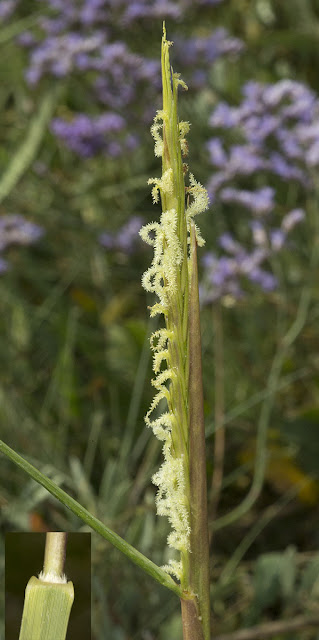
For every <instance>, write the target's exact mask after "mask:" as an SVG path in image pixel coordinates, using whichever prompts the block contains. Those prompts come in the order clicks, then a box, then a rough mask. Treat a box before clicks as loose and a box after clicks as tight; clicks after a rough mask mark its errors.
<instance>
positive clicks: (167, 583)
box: [0, 440, 187, 598]
mask: <svg viewBox="0 0 319 640" xmlns="http://www.w3.org/2000/svg"><path fill="white" fill-rule="evenodd" d="M0 452H1V453H4V454H5V455H6V456H7V457H8V458H10V460H11V461H12V462H14V463H15V464H16V465H17V466H18V467H20V469H22V470H23V471H25V472H26V473H27V474H28V475H29V476H31V478H33V480H35V481H36V482H38V483H39V484H41V485H42V486H43V487H44V488H45V489H47V491H49V493H51V495H53V496H54V497H55V498H57V499H58V500H59V501H60V502H62V504H64V505H65V506H66V507H67V508H68V509H70V511H72V513H74V514H75V515H76V516H78V518H80V519H81V520H82V521H83V522H85V524H87V525H88V526H89V527H91V529H93V531H96V532H97V533H99V534H100V536H102V537H103V538H105V539H106V540H108V542H110V543H111V544H112V545H113V546H114V547H116V548H117V549H118V550H119V551H121V552H122V553H124V555H125V556H126V557H127V558H129V559H130V560H131V561H132V562H134V564H136V565H137V566H138V567H140V569H142V570H143V571H144V572H145V573H148V575H150V576H151V577H152V578H153V579H154V580H156V581H157V582H159V583H160V584H161V585H162V586H163V587H166V588H167V589H170V590H171V591H173V592H174V593H175V594H176V595H177V596H179V597H180V598H181V597H187V596H186V594H183V592H182V590H181V588H180V587H179V585H178V584H176V582H175V581H174V580H173V579H172V578H171V577H170V576H169V575H168V574H167V573H166V572H165V571H163V570H162V569H161V568H160V567H158V566H157V565H156V564H155V563H154V562H152V561H151V560H149V559H148V558H147V557H146V556H144V555H143V554H142V553H140V551H137V549H135V548H134V547H132V545H130V544H129V543H128V542H125V540H123V538H121V537H120V536H119V535H118V534H117V533H115V532H114V531H112V529H109V527H107V526H106V525H105V524H103V522H101V521H100V520H98V519H97V518H95V517H94V516H92V514H91V513H89V511H87V510H86V509H85V508H84V507H83V506H82V505H81V504H79V502H77V501H76V500H74V499H73V498H71V496H69V495H68V494H67V493H66V492H65V491H63V489H60V487H58V485H56V484H55V483H54V482H52V480H50V479H49V478H47V476H45V475H44V474H43V473H41V471H39V470H38V469H36V467H34V466H33V465H32V464H30V463H29V462H27V461H26V460H25V459H24V458H22V457H21V456H20V455H19V454H18V453H16V452H15V451H14V450H13V449H11V448H10V447H9V446H8V445H7V444H5V443H4V442H3V441H2V440H0Z"/></svg>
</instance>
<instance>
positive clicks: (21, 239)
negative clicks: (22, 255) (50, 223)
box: [0, 214, 44, 251]
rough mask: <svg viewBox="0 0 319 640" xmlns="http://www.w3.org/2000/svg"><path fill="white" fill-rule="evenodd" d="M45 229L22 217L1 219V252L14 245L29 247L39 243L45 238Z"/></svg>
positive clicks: (7, 216)
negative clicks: (38, 241)
mask: <svg viewBox="0 0 319 640" xmlns="http://www.w3.org/2000/svg"><path fill="white" fill-rule="evenodd" d="M43 233H44V231H43V229H42V228H41V227H39V226H38V225H37V224H34V223H33V222H29V221H28V220H25V218H24V217H23V216H21V215H18V214H15V215H4V216H1V217H0V251H3V250H4V249H6V248H7V247H9V246H10V245H12V244H20V245H28V244H33V243H34V242H37V240H39V239H40V238H41V237H42V236H43Z"/></svg>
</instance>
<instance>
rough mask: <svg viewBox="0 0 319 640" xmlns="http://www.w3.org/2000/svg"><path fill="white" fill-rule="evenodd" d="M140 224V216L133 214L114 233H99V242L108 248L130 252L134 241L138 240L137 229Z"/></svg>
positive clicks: (134, 243) (141, 220) (138, 229)
mask: <svg viewBox="0 0 319 640" xmlns="http://www.w3.org/2000/svg"><path fill="white" fill-rule="evenodd" d="M142 224H143V219H142V218H141V216H133V217H132V218H131V219H130V220H129V221H128V222H127V223H126V224H124V225H123V227H121V229H119V231H117V232H116V233H107V232H104V233H101V235H100V237H99V241H100V244H101V245H102V246H103V247H105V249H108V250H113V251H120V252H122V253H132V252H133V251H134V248H135V245H136V243H137V242H139V238H140V236H139V231H140V228H141V226H142Z"/></svg>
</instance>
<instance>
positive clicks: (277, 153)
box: [208, 80, 319, 198]
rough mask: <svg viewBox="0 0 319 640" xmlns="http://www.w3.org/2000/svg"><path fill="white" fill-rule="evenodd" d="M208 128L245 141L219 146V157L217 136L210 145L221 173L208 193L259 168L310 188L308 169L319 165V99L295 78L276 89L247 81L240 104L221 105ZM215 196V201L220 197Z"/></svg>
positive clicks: (278, 83) (275, 86)
mask: <svg viewBox="0 0 319 640" xmlns="http://www.w3.org/2000/svg"><path fill="white" fill-rule="evenodd" d="M210 124H211V126H212V127H214V128H218V129H220V128H224V129H227V130H229V129H234V130H236V132H237V136H238V133H239V134H240V135H241V138H242V140H243V144H242V145H232V146H230V147H229V148H228V149H226V147H225V145H222V143H220V145H219V153H217V150H218V148H217V145H216V142H215V141H216V138H212V140H211V141H209V142H208V150H209V151H210V157H211V162H212V164H213V165H215V166H217V167H219V169H220V171H219V172H218V174H217V176H216V173H215V174H214V178H213V181H211V183H210V185H209V191H210V193H211V192H212V191H213V190H214V189H215V191H216V189H217V190H218V189H220V188H221V187H222V186H224V185H225V184H226V183H227V182H229V181H230V180H232V181H233V180H234V179H235V178H236V177H237V176H238V177H240V176H244V175H253V174H255V173H257V171H258V172H259V171H261V170H263V171H265V172H267V173H270V174H273V175H276V176H278V177H279V178H281V179H282V180H284V181H287V180H295V181H297V182H298V183H299V184H300V185H301V186H303V187H305V188H309V187H310V186H311V183H312V177H311V175H310V171H309V170H310V169H312V167H315V166H319V99H318V98H317V97H316V95H315V94H314V93H313V91H311V90H310V89H308V87H305V86H304V85H302V84H301V83H298V82H294V81H292V80H282V81H280V82H277V83H276V84H274V85H263V84H260V83H258V82H248V83H247V84H246V85H245V86H244V88H243V100H242V102H241V104H240V105H239V106H238V107H231V106H229V105H228V104H227V103H225V102H222V103H220V104H219V105H217V107H216V108H215V110H214V112H213V114H212V116H211V118H210ZM210 148H211V150H210ZM221 150H222V151H223V154H222V152H221ZM225 155H226V158H227V159H226V160H225ZM211 195H213V198H216V196H217V193H213V194H212V193H211Z"/></svg>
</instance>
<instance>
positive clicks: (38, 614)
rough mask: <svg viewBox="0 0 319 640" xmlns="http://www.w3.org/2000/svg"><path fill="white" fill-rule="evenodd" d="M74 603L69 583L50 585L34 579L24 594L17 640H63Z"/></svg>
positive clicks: (30, 581) (72, 591)
mask: <svg viewBox="0 0 319 640" xmlns="http://www.w3.org/2000/svg"><path fill="white" fill-rule="evenodd" d="M73 600H74V589H73V584H72V582H67V583H56V582H54V583H52V582H47V581H43V580H41V579H39V578H35V577H34V576H33V577H32V578H30V580H29V582H28V584H27V586H26V590H25V600H24V608H23V615H22V622H21V629H20V635H19V640H65V638H66V632H67V628H68V622H69V616H70V612H71V607H72V604H73Z"/></svg>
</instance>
